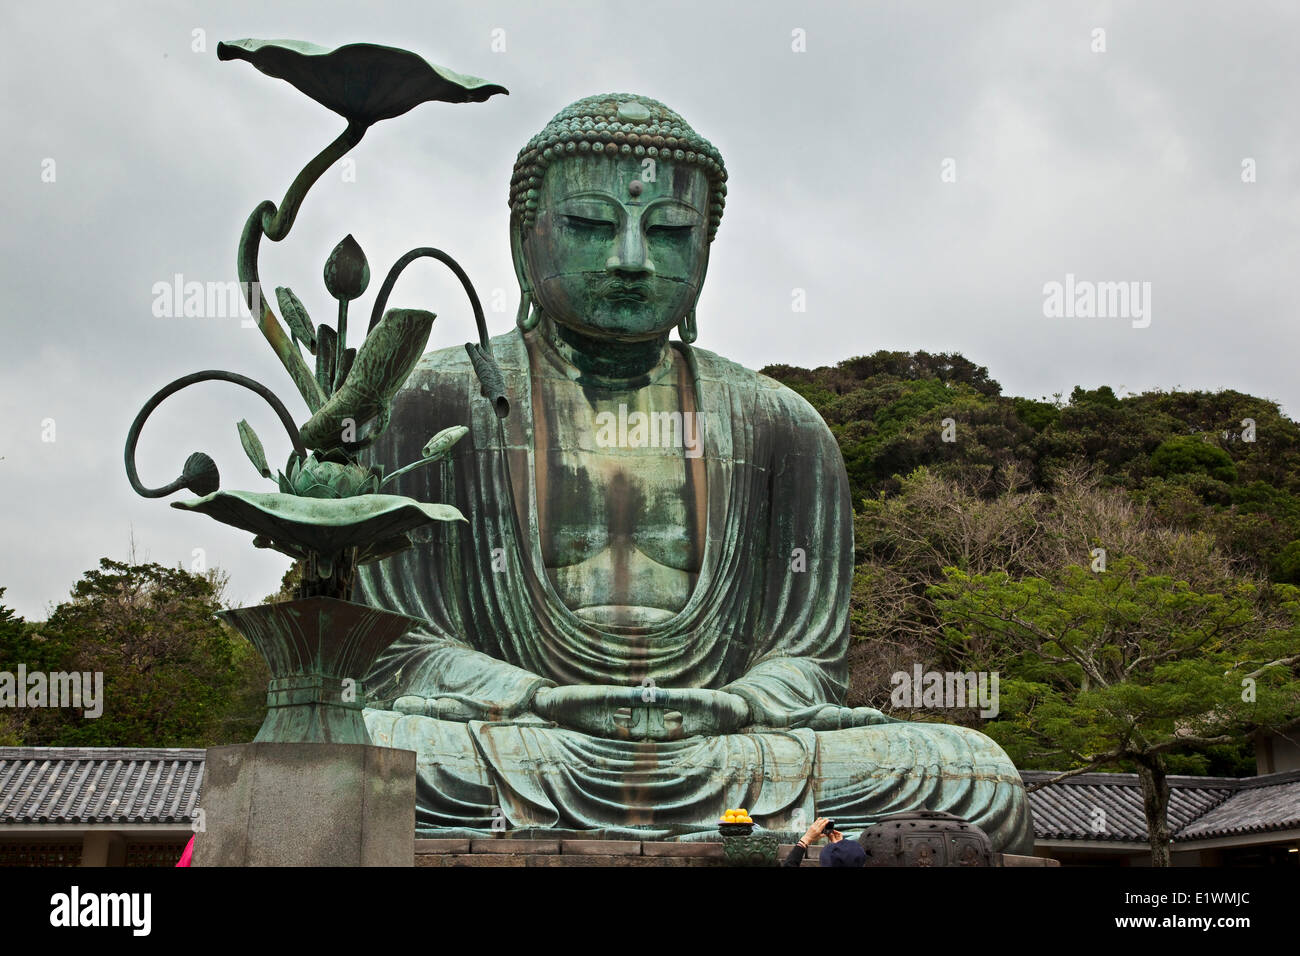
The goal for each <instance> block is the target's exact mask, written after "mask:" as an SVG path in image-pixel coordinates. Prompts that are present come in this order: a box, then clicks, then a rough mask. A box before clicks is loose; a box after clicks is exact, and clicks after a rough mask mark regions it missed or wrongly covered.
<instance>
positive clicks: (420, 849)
mask: <svg viewBox="0 0 1300 956" xmlns="http://www.w3.org/2000/svg"><path fill="white" fill-rule="evenodd" d="M793 846H794V844H792V843H783V844H781V846H780V848H779V849H778V851H777V859H778V860H784V859H785V857H786V854H788V853H789V852H790V850H791V848H792V847H793ZM820 854H821V847H820V846H814V847H812V848H810V849H809V850H808V853H807V855H806V856H805V857H804V861H803V864H802V865H803V866H818V865H819V863H818V857H819V856H820ZM415 865H416V866H617V867H628V866H637V867H644V866H726V865H727V862H726V860H725V859H724V858H723V855H722V844H721V843H703V842H690V843H661V842H654V841H650V840H645V841H639V840H567V839H555V840H546V839H527V840H519V839H512V838H510V837H496V838H485V839H481V840H471V839H451V840H416V841H415ZM993 865H994V866H1059V865H1060V864H1059V863H1058V862H1057V861H1056V860H1049V859H1047V858H1046V857H1038V856H1015V855H1012V854H1010V853H995V854H994V855H993Z"/></svg>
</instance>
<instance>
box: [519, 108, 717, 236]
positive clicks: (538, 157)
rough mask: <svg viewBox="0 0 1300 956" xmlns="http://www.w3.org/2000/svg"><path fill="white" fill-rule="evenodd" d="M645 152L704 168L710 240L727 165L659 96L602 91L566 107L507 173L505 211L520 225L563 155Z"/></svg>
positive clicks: (530, 215) (530, 218)
mask: <svg viewBox="0 0 1300 956" xmlns="http://www.w3.org/2000/svg"><path fill="white" fill-rule="evenodd" d="M602 153H609V154H611V155H621V156H636V157H642V158H644V157H649V158H651V159H662V160H671V161H672V162H676V163H693V164H695V165H697V166H700V167H702V168H703V169H704V172H705V173H706V174H707V176H708V177H709V183H710V184H711V186H712V190H711V192H710V196H709V210H708V212H709V241H710V242H712V241H713V237H714V236H715V235H716V234H717V231H718V223H719V222H720V221H721V220H722V209H723V206H725V205H726V196H727V168H726V166H724V165H723V163H722V154H721V153H719V152H718V151H717V149H715V148H714V146H713V144H712V143H710V142H709V141H708V140H707V139H705V138H704V137H702V136H700V135H699V134H698V133H696V132H695V130H693V129H692V128H691V127H690V124H688V123H687V122H686V120H684V119H682V118H681V116H679V115H678V114H677V113H675V112H673V111H672V110H670V109H669V108H668V107H666V106H664V104H662V103H660V102H659V101H658V100H652V99H649V98H648V97H644V96H636V95H634V94H631V93H601V94H599V95H597V96H588V97H585V98H584V99H580V100H578V101H577V102H576V103H572V104H570V105H569V106H566V107H565V108H564V109H562V110H560V112H558V113H556V114H555V117H554V119H552V120H551V121H550V122H549V123H547V124H546V128H545V129H543V130H542V131H541V132H540V133H538V134H537V135H536V136H534V137H533V138H532V139H530V140H529V141H528V145H527V146H525V147H524V148H523V149H521V150H520V151H519V158H518V159H517V160H515V170H514V175H513V176H512V177H511V178H510V214H511V216H512V217H518V218H519V221H520V222H521V223H522V224H523V225H525V226H529V225H532V224H533V222H534V218H535V216H536V215H537V193H538V190H539V189H540V188H541V185H542V176H543V174H544V173H545V172H546V167H547V166H549V165H550V164H551V163H553V162H555V161H556V160H557V159H560V158H562V157H564V156H586V155H593V154H594V155H601V154H602Z"/></svg>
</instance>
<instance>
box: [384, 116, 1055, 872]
mask: <svg viewBox="0 0 1300 956" xmlns="http://www.w3.org/2000/svg"><path fill="white" fill-rule="evenodd" d="M725 180H726V172H725V169H724V167H723V165H722V162H721V157H720V156H719V155H718V153H717V151H716V150H715V149H714V148H713V147H712V146H711V145H709V144H708V143H707V142H706V141H704V140H703V139H702V138H701V137H699V136H698V134H696V133H695V132H694V131H693V130H692V129H691V128H690V126H689V125H688V124H687V123H686V122H685V121H684V120H683V119H682V118H681V117H680V116H679V115H677V114H676V113H674V112H672V111H671V110H669V109H667V108H666V107H665V106H663V105H662V104H661V103H658V102H656V101H654V100H651V99H648V98H645V97H640V96H633V95H627V94H612V95H606V96H597V97H592V98H589V99H586V100H582V101H579V102H578V103H575V104H574V105H573V106H571V107H569V108H568V109H566V110H565V111H563V112H562V113H561V114H559V115H558V116H557V117H556V118H555V120H553V121H552V123H551V124H549V125H548V126H547V128H546V129H545V130H543V132H542V133H541V134H539V135H538V136H537V137H535V138H534V139H533V140H532V141H531V142H530V143H529V144H528V145H527V146H525V148H524V149H523V150H522V151H521V153H520V157H519V162H518V164H517V166H516V170H515V177H514V182H513V184H512V188H511V196H510V200H511V248H512V251H513V255H514V261H515V268H516V273H517V275H518V278H519V282H520V286H521V305H520V310H519V315H518V328H517V329H515V330H513V331H511V332H509V333H507V334H505V335H502V336H498V337H497V338H495V339H493V340H492V343H491V349H490V351H491V354H492V355H493V356H494V357H495V358H496V360H497V363H498V366H499V368H500V372H501V376H502V383H503V386H504V389H503V390H504V392H505V394H507V395H509V396H510V401H511V414H510V415H509V416H508V417H507V418H504V419H502V418H500V417H499V416H498V415H497V414H496V412H495V410H494V408H493V407H492V405H491V403H489V402H485V401H483V400H482V396H481V393H482V387H481V385H480V382H479V380H478V377H477V376H476V374H475V371H476V367H475V364H474V362H473V361H472V359H473V356H472V355H466V354H465V353H464V352H459V351H439V352H434V353H432V354H430V355H427V356H425V357H424V359H422V360H421V362H420V363H419V364H418V365H417V366H416V369H415V371H414V374H413V375H412V376H411V378H410V380H409V381H408V382H407V384H406V386H405V387H404V388H403V389H402V390H401V391H399V392H398V393H397V395H396V397H395V399H394V407H393V416H392V420H391V425H390V427H389V428H388V430H387V431H386V432H385V433H384V434H383V435H382V436H380V438H379V439H378V440H377V441H376V442H375V443H374V444H373V445H372V446H371V447H370V449H369V450H368V455H369V456H370V460H372V461H374V462H377V463H388V462H396V461H401V460H404V459H406V458H409V457H410V456H411V455H413V454H414V453H416V452H417V451H418V450H419V448H420V447H421V444H422V443H423V442H424V441H425V440H426V436H427V434H428V431H429V427H430V424H431V423H433V422H446V421H460V422H465V423H466V424H467V425H468V426H469V430H470V431H469V436H468V437H467V438H466V439H465V440H464V441H462V442H460V443H459V444H458V445H457V446H456V447H455V449H453V451H452V453H451V455H449V456H448V457H447V458H446V459H445V460H444V461H443V462H442V463H441V464H440V465H437V466H434V467H431V468H426V469H421V470H418V471H415V472H412V473H409V474H405V475H403V476H402V477H401V479H400V480H399V481H398V482H397V483H396V484H397V489H398V491H399V492H400V493H401V494H403V495H406V496H409V497H411V498H414V499H416V500H421V501H445V502H449V503H453V504H455V505H456V506H457V507H458V508H459V509H460V510H461V511H462V512H463V513H464V514H465V516H466V518H467V523H459V522H458V523H454V524H449V523H442V524H438V525H435V526H432V527H430V528H429V529H428V532H427V534H428V540H427V541H424V542H422V543H420V544H419V545H417V547H415V548H412V549H409V550H406V551H404V552H402V553H401V554H398V555H395V556H393V557H391V558H389V559H387V560H385V561H383V562H380V563H377V564H373V565H370V566H368V567H367V568H364V569H362V571H361V572H360V573H359V582H360V587H361V594H362V595H363V596H364V598H365V599H366V600H367V601H369V602H371V603H373V604H374V605H376V606H378V607H381V608H385V609H388V610H392V611H394V612H398V613H402V614H406V615H409V616H410V617H413V618H417V619H419V620H421V621H423V622H425V623H424V624H422V626H420V627H419V628H417V629H415V630H413V631H411V632H410V633H408V634H407V635H405V636H404V637H403V638H402V639H401V640H399V641H397V642H396V643H395V644H394V645H393V646H392V647H391V648H390V649H389V650H388V651H387V652H385V654H384V655H383V656H382V657H381V659H380V661H379V662H378V664H377V665H376V667H375V669H374V670H373V671H372V673H371V674H370V675H369V677H368V686H369V687H370V689H371V695H372V696H371V699H372V701H374V704H373V706H372V707H371V708H370V709H368V710H367V712H366V720H367V725H368V727H369V729H370V733H371V737H372V738H373V739H374V740H375V741H376V742H377V743H386V744H389V745H392V746H395V747H405V748H410V749H413V750H416V751H417V752H418V754H419V769H420V773H421V780H422V784H421V788H420V792H419V810H418V830H419V832H421V833H423V834H435V833H439V834H451V833H460V832H464V831H481V830H489V829H493V828H495V827H500V826H502V825H505V826H508V827H510V828H513V829H518V830H521V831H523V832H536V831H537V830H545V829H569V830H587V831H597V832H600V833H603V834H604V835H608V836H614V835H620V834H624V835H628V836H632V837H637V836H640V837H645V838H653V837H681V838H689V837H690V836H691V835H692V834H697V835H699V836H706V835H713V834H716V832H717V831H716V826H717V824H716V821H717V819H718V816H719V815H720V813H721V812H722V810H723V808H726V807H739V806H744V807H747V808H748V809H749V811H750V814H751V815H752V816H753V817H754V819H755V820H757V821H758V822H759V824H760V825H761V826H763V827H765V828H767V829H770V830H780V829H785V830H789V829H791V828H793V826H794V825H795V821H797V820H799V819H800V818H802V820H803V821H805V823H806V821H810V820H813V819H815V818H816V817H817V816H833V817H834V818H835V819H836V820H837V821H839V827H840V829H842V830H845V831H855V830H859V829H861V828H862V827H864V826H866V825H868V824H870V823H873V822H875V821H876V820H878V819H880V818H881V817H883V816H885V815H888V814H891V813H895V812H899V811H904V810H912V809H917V808H920V807H928V808H930V809H935V810H945V811H948V812H951V813H954V814H957V815H959V816H961V817H963V818H964V819H967V820H970V821H972V822H974V823H976V824H977V825H979V826H980V827H982V828H984V829H985V830H986V831H987V832H988V833H989V834H990V836H991V837H992V839H993V841H994V843H995V845H996V846H997V847H998V848H999V849H1001V850H1004V851H1009V852H1026V851H1027V850H1028V849H1029V847H1030V846H1031V845H1032V831H1031V826H1030V817H1029V810H1028V804H1027V801H1026V798H1025V793H1024V789H1023V786H1022V785H1021V782H1020V778H1019V775H1018V774H1017V773H1016V770H1015V767H1014V766H1013V765H1012V764H1011V762H1010V760H1009V759H1008V758H1007V757H1006V755H1005V754H1004V753H1003V752H1002V751H1001V749H1000V748H998V746H997V745H996V744H995V743H994V742H993V741H991V740H990V739H989V738H987V737H985V736H984V735H982V734H979V733H977V732H975V731H972V730H968V729H965V728H961V727H952V726H944V725H939V724H914V723H907V722H901V721H897V720H893V719H891V718H888V717H886V716H884V715H883V714H881V713H880V712H879V711H876V710H872V709H868V708H854V709H850V708H847V707H844V706H843V701H844V696H845V690H846V681H847V669H846V663H845V655H846V652H847V648H848V640H849V632H848V610H849V595H850V585H851V581H852V575H853V523H852V511H851V508H850V501H849V492H848V484H847V480H846V475H845V470H844V465H843V461H842V459H841V457H840V455H839V451H838V448H837V446H836V443H835V440H834V438H833V436H832V435H831V433H830V431H829V430H828V428H827V427H826V425H825V423H824V422H823V421H822V420H821V418H820V417H819V416H818V415H817V413H816V412H815V411H814V410H813V409H812V407H811V406H809V405H808V404H807V403H806V402H805V401H804V400H803V399H801V398H800V397H799V396H797V395H796V394H794V393H793V392H791V391H790V390H788V389H786V388H784V387H783V386H781V385H779V384H778V383H777V382H775V381H773V380H771V379H768V378H766V377H764V376H762V375H759V374H757V373H754V372H752V371H749V370H747V369H744V368H741V367H740V366H738V365H735V364H733V363H731V362H728V361H727V360H725V359H723V358H721V357H719V356H717V355H715V354H713V353H711V352H708V351H705V350H703V349H700V348H694V347H691V345H690V344H689V343H691V342H692V341H693V340H694V339H695V337H696V334H697V324H696V321H695V307H696V302H697V299H698V297H699V293H700V289H701V287H702V283H703V281H704V276H705V272H706V269H707V264H708V253H709V246H710V241H711V239H712V237H713V235H714V233H715V231H716V229H717V227H718V223H719V221H720V218H721V213H722V201H723V195H724V194H725ZM674 327H676V328H677V329H678V330H679V335H680V337H681V339H682V341H681V342H674V341H670V333H671V332H672V330H673V328H674Z"/></svg>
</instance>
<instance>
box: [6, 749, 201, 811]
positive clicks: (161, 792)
mask: <svg viewBox="0 0 1300 956" xmlns="http://www.w3.org/2000/svg"><path fill="white" fill-rule="evenodd" d="M203 758H204V751H203V750H170V749H163V748H153V747H0V826H3V825H4V824H19V823H51V824H57V823H86V824H130V825H137V826H138V825H147V824H165V823H189V822H190V819H191V817H192V815H193V812H194V807H195V804H196V803H197V802H198V794H199V787H200V785H201V784H202V783H203Z"/></svg>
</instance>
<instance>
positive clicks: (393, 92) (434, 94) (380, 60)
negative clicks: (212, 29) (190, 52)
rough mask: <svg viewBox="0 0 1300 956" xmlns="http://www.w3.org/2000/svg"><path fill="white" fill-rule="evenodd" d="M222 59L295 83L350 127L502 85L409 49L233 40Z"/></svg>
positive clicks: (477, 97) (481, 95)
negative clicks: (422, 105)
mask: <svg viewBox="0 0 1300 956" xmlns="http://www.w3.org/2000/svg"><path fill="white" fill-rule="evenodd" d="M217 58H218V59H220V60H247V61H248V62H249V63H251V64H253V66H255V67H256V68H257V69H258V70H260V71H262V72H263V73H265V74H266V75H267V76H274V77H276V78H277V79H281V80H285V81H287V82H289V83H292V84H293V85H294V86H295V87H296V88H297V89H299V90H301V91H302V92H303V93H306V94H307V95H308V96H310V97H311V98H312V99H314V100H315V101H316V102H317V103H320V104H321V105H322V106H326V107H328V108H329V109H331V110H333V111H334V112H335V113H338V114H339V115H341V116H343V117H345V118H346V119H347V120H348V121H349V122H350V123H356V124H359V125H361V126H370V125H371V124H373V123H377V122H379V121H380V120H384V119H390V118H392V117H394V116H401V115H402V114H403V113H405V112H407V111H408V110H410V109H412V108H414V107H416V106H418V105H419V104H421V103H425V102H429V101H430V100H436V101H441V102H443V103H482V102H484V101H485V100H487V99H488V98H489V97H491V96H494V95H496V94H497V93H509V91H508V90H507V89H506V88H505V87H504V86H498V85H497V84H495V83H489V82H487V81H486V80H481V79H479V78H478V77H476V76H463V75H462V74H460V73H455V72H453V71H451V70H448V69H447V68H445V67H441V66H434V65H433V64H432V63H430V62H428V61H427V60H425V59H424V57H422V56H419V55H417V54H415V53H411V52H410V51H408V50H399V49H397V48H396V47H390V46H380V45H378V44H375V43H349V44H346V45H345V46H341V47H337V48H335V49H333V50H329V49H326V48H325V47H322V46H317V45H316V44H314V43H305V42H303V41H302V40H231V41H228V42H224V43H219V44H217Z"/></svg>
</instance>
